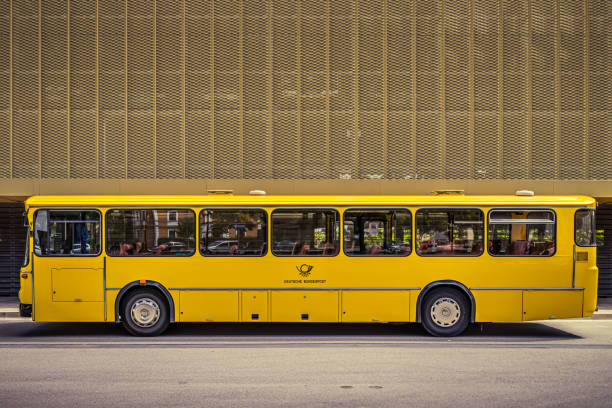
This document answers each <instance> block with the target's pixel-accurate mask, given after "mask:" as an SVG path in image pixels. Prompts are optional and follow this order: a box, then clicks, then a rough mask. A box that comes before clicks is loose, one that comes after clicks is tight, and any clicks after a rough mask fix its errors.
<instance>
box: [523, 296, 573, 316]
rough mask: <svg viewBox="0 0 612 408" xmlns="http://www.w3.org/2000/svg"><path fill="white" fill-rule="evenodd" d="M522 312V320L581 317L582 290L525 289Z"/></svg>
mask: <svg viewBox="0 0 612 408" xmlns="http://www.w3.org/2000/svg"><path fill="white" fill-rule="evenodd" d="M523 314H524V318H523V320H547V319H551V318H554V319H562V318H568V317H582V291H581V290H525V291H523Z"/></svg>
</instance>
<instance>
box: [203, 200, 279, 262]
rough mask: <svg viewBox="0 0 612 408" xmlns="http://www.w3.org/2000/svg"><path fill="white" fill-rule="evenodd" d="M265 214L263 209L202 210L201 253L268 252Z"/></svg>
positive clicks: (245, 253) (224, 254) (256, 254)
mask: <svg viewBox="0 0 612 408" xmlns="http://www.w3.org/2000/svg"><path fill="white" fill-rule="evenodd" d="M267 218H268V217H267V214H266V212H265V211H263V210H253V209H244V210H242V209H240V210H202V211H201V212H200V234H201V235H200V252H201V253H202V255H221V256H263V255H265V254H266V252H267V247H266V242H267V240H268V232H267V231H268V221H267Z"/></svg>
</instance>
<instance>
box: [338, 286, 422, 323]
mask: <svg viewBox="0 0 612 408" xmlns="http://www.w3.org/2000/svg"><path fill="white" fill-rule="evenodd" d="M341 319H342V321H343V322H407V321H410V291H407V290H398V291H391V290H385V291H382V290H381V291H375V290H345V291H342V314H341Z"/></svg>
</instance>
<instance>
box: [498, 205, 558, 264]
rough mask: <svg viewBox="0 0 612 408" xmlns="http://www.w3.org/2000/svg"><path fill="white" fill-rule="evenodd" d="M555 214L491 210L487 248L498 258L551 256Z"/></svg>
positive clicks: (549, 212) (553, 245)
mask: <svg viewBox="0 0 612 408" xmlns="http://www.w3.org/2000/svg"><path fill="white" fill-rule="evenodd" d="M555 227H556V224H555V214H554V213H553V212H552V211H550V210H534V211H528V210H491V211H490V212H489V226H488V243H487V246H488V249H489V253H490V254H491V255H495V256H551V255H553V254H554V253H555V239H556V238H555Z"/></svg>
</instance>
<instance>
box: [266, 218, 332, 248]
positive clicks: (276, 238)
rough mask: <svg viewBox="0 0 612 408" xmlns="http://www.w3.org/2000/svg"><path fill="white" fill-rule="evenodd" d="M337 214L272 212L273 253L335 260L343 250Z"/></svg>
mask: <svg viewBox="0 0 612 408" xmlns="http://www.w3.org/2000/svg"><path fill="white" fill-rule="evenodd" d="M339 218H340V217H339V214H338V212H337V211H335V210H323V209H321V210H319V209H316V210H311V209H287V210H285V209H283V210H274V211H273V212H272V243H271V245H272V253H273V254H274V255H276V256H313V255H314V256H334V255H337V254H338V251H339V249H340V222H339Z"/></svg>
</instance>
